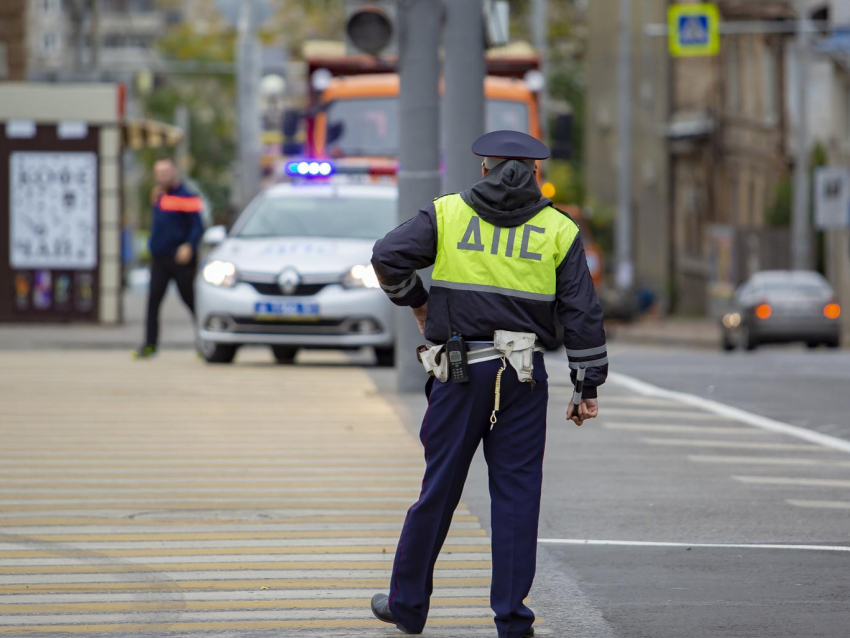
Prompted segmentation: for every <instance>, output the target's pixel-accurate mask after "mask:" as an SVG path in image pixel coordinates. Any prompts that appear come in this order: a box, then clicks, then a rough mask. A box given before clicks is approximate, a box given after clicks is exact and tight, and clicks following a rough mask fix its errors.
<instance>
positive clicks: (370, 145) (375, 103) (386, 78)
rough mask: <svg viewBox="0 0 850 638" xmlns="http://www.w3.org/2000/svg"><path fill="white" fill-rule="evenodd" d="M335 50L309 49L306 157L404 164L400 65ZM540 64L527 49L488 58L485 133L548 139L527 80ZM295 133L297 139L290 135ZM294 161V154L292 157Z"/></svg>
mask: <svg viewBox="0 0 850 638" xmlns="http://www.w3.org/2000/svg"><path fill="white" fill-rule="evenodd" d="M334 45H335V43H312V46H308V47H306V48H305V52H304V53H305V59H306V61H307V72H308V79H309V81H310V93H309V95H310V105H309V107H308V109H307V111H306V114H305V116H306V117H305V123H306V130H305V131H304V133H305V139H304V141H305V142H306V144H305V145H303V146H301V148H300V149H298V147H297V146H296V147H295V148H296V150H297V151H298V153H299V154H303V155H308V156H311V157H329V158H344V157H358V158H373V157H374V158H396V157H397V156H398V144H399V141H398V140H399V122H398V110H399V109H398V96H399V76H398V73H397V72H396V68H395V66H396V63H395V60H393V59H389V60H388V59H382V58H376V57H372V56H366V55H344V51H342V50H341V49H340V48H338V47H337V46H334ZM539 66H540V59H539V57H538V56H537V55H536V54H535V53H534V50H533V49H532V48H531V47H530V46H528V45H525V44H522V43H520V44H516V45H511V46H510V47H504V48H502V49H495V50H492V51H491V52H489V53H488V57H487V73H488V75H487V77H486V79H485V81H484V94H485V117H486V122H485V128H486V130H487V131H492V130H497V129H513V130H516V131H523V132H526V133H529V134H530V135H533V136H535V137H538V138H539V137H540V123H539V121H538V102H537V94H536V93H535V92H534V91H532V90H531V89H530V88H529V86H528V83H527V82H526V79H525V78H527V77H528V75H527V74H529V72H537V73H539ZM290 133H291V131H290ZM284 152H285V153H287V151H286V150H285V151H284Z"/></svg>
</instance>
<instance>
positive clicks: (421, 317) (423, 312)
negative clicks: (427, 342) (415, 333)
mask: <svg viewBox="0 0 850 638" xmlns="http://www.w3.org/2000/svg"><path fill="white" fill-rule="evenodd" d="M411 310H413V316H414V317H416V323H417V324H419V332H420V333H422V334H423V335H424V334H425V319H427V317H428V302H427V301H426V302H425V303H424V304H422V305H421V306H419V307H418V308H411Z"/></svg>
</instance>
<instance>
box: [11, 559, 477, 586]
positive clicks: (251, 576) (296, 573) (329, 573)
mask: <svg viewBox="0 0 850 638" xmlns="http://www.w3.org/2000/svg"><path fill="white" fill-rule="evenodd" d="M391 567H392V565H391V564H387V568H386V569H297V570H296V569H280V570H279V569H243V570H239V571H235V572H234V571H221V570H201V571H195V572H182V571H181V572H169V571H168V570H156V571H155V572H153V573H155V574H156V575H157V577H158V578H164V579H168V580H169V581H193V580H219V581H222V582H230V583H233V588H234V589H238V588H239V581H240V580H293V579H294V580H313V579H320V580H322V579H337V580H339V581H340V583H341V584H343V583H344V581H345V580H346V579H361V578H389V575H390V568H391ZM149 574H151V571H150V570H143V571H129V569H128V571H126V572H110V573H104V574H69V573H61V574H28V575H23V574H14V575H9V574H3V585H4V586H5V585H55V584H57V583H63V584H67V583H88V584H92V583H136V582H148V579H147V578H145V577H146V576H148V575H149ZM435 575H436V576H437V577H438V578H490V570H489V569H437V571H436V572H435Z"/></svg>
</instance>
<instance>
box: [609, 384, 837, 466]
mask: <svg viewBox="0 0 850 638" xmlns="http://www.w3.org/2000/svg"><path fill="white" fill-rule="evenodd" d="M609 378H610V380H611V381H613V382H614V383H616V384H618V385H620V386H622V387H625V388H629V389H630V390H633V391H634V392H637V393H638V394H640V395H643V396H647V397H653V398H661V399H670V400H671V401H677V402H678V403H680V404H682V405H689V406H691V407H694V408H699V409H700V410H705V411H707V412H711V413H713V414H716V415H717V416H721V417H723V418H726V419H732V420H735V421H740V422H742V423H746V424H747V425H751V426H753V427H757V428H761V429H762V430H768V431H770V432H776V433H778V434H787V435H788V436H793V437H795V438H798V439H802V440H804V441H809V442H810V443H817V444H818V445H822V446H824V447H828V448H830V449H833V450H838V451H839V452H845V453H847V454H850V441H845V440H844V439H839V438H837V437H834V436H829V435H828V434H822V433H821V432H815V431H813V430H807V429H806V428H801V427H798V426H796V425H791V424H790V423H783V422H782V421H776V420H775V419H770V418H768V417H764V416H761V415H759V414H753V413H752V412H747V411H746V410H741V409H740V408H733V407H732V406H729V405H725V404H723V403H719V402H717V401H712V400H711V399H705V398H703V397H699V396H696V395H694V394H688V393H686V392H676V391H673V390H665V389H664V388H659V387H658V386H654V385H652V384H649V383H646V382H645V381H641V380H640V379H635V378H634V377H630V376H627V375H625V374H620V373H618V372H612V373H611V374H610V375H609Z"/></svg>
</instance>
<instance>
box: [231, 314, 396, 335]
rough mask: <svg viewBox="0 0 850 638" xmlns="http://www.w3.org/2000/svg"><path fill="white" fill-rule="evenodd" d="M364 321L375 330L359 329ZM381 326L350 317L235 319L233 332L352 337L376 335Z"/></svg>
mask: <svg viewBox="0 0 850 638" xmlns="http://www.w3.org/2000/svg"><path fill="white" fill-rule="evenodd" d="M363 321H369V322H371V324H372V326H373V328H372V329H370V330H367V331H365V332H364V331H361V330H359V329H358V324H360V325H362V322H363ZM381 329H382V328H381V326H380V325H379V324H378V323H377V322H375V321H374V320H372V319H369V318H367V317H349V318H346V319H317V320H315V321H311V320H308V319H304V320H297V319H269V320H262V319H254V318H250V317H234V318H233V329H232V332H235V333H242V334H293V335H296V334H308V335H350V334H376V333H379V332H381Z"/></svg>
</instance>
